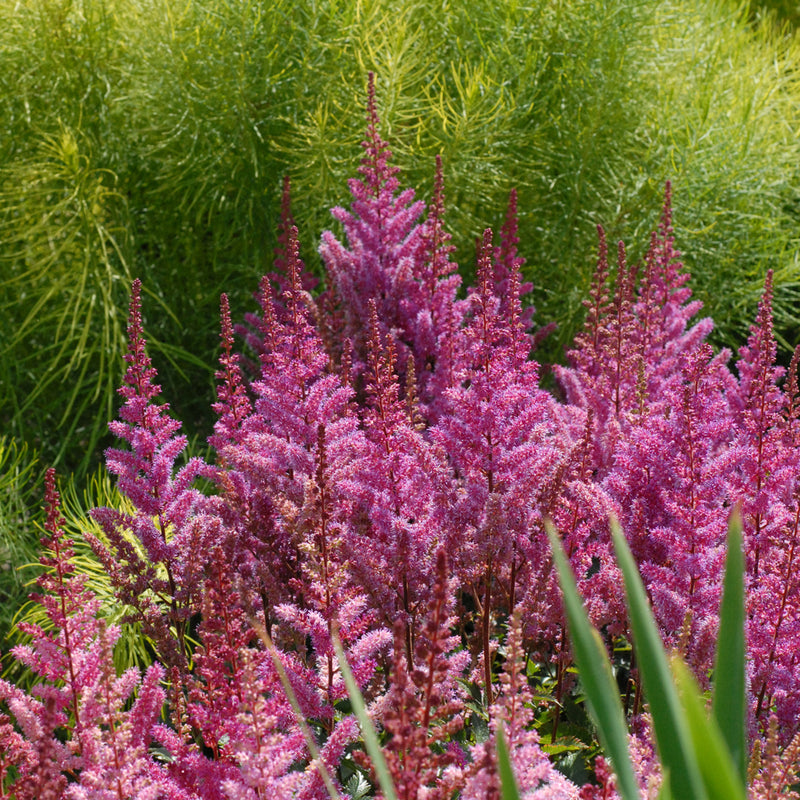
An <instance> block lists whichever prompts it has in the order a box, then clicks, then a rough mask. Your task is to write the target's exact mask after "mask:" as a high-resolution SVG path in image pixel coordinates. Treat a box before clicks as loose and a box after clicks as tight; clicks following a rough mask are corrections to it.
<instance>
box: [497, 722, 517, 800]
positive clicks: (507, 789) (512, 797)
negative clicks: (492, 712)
mask: <svg viewBox="0 0 800 800" xmlns="http://www.w3.org/2000/svg"><path fill="white" fill-rule="evenodd" d="M497 768H498V770H499V772H500V796H501V798H502V800H520V794H519V787H518V786H517V779H516V778H515V777H514V769H513V767H512V766H511V756H510V755H509V753H508V744H507V743H506V735H505V732H504V731H503V726H502V725H500V727H499V728H498V729H497Z"/></svg>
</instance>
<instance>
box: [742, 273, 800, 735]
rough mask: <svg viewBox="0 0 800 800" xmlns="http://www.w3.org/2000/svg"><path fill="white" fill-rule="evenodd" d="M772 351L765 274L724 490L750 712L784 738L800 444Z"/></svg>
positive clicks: (791, 695) (794, 615) (798, 680)
mask: <svg viewBox="0 0 800 800" xmlns="http://www.w3.org/2000/svg"><path fill="white" fill-rule="evenodd" d="M776 351H777V346H776V343H775V337H774V332H773V324H772V273H771V272H770V273H768V274H767V279H766V282H765V286H764V293H763V295H762V298H761V302H760V304H759V310H758V316H757V318H756V323H755V324H754V325H753V326H752V327H751V330H750V337H749V339H748V343H747V346H746V347H743V348H741V349H740V351H739V356H740V357H739V361H738V362H737V368H738V371H739V388H738V393H736V394H733V396H732V403H731V404H732V407H733V408H732V412H733V415H734V421H735V423H736V430H737V436H736V437H735V439H734V442H733V444H732V446H731V450H730V452H729V454H728V458H727V462H728V465H729V466H730V467H731V469H730V473H729V492H730V494H731V497H732V499H733V500H734V501H738V502H741V504H742V512H743V521H744V525H745V527H744V533H745V554H746V558H747V573H748V577H749V579H750V585H749V587H748V589H749V591H748V599H747V609H748V645H749V655H750V658H751V661H752V664H751V670H752V673H751V676H750V679H751V691H752V693H753V698H752V699H753V711H754V713H755V716H756V718H757V721H758V722H759V723H760V725H761V726H762V730H763V729H764V727H765V725H766V720H767V719H768V716H769V714H771V713H775V714H776V715H777V718H778V720H779V722H780V723H781V734H782V740H783V742H784V743H786V742H787V741H788V740H789V739H790V738H791V736H792V735H793V733H794V732H796V731H797V729H798V727H797V719H798V715H800V690H798V686H800V664H798V663H797V657H796V647H795V643H796V637H797V636H798V635H800V623H798V610H800V574H799V571H798V567H799V566H800V564H798V559H799V558H800V482H799V481H798V474H799V473H800V448H798V439H797V436H796V430H795V428H796V423H795V420H794V418H793V416H794V414H795V409H796V404H797V403H796V395H797V379H796V374H793V375H792V376H790V379H789V381H788V383H787V387H786V389H785V390H781V388H780V387H779V386H778V381H779V380H780V378H781V377H782V375H783V369H782V368H781V367H779V366H777V365H776ZM796 366H797V362H796V359H795V360H793V369H794V370H795V371H796Z"/></svg>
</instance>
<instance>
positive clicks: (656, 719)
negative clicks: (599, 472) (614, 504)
mask: <svg viewBox="0 0 800 800" xmlns="http://www.w3.org/2000/svg"><path fill="white" fill-rule="evenodd" d="M611 536H612V538H613V540H614V550H615V552H616V554H617V562H618V563H619V567H620V569H621V570H622V575H623V578H624V581H625V594H626V596H627V601H628V613H629V614H630V618H631V629H632V631H633V646H634V649H635V650H636V656H637V658H638V659H639V672H640V674H641V677H642V686H643V688H644V693H645V697H646V698H647V702H648V704H649V706H650V712H651V714H652V716H653V731H654V733H655V737H656V745H657V749H658V754H659V757H660V759H661V765H662V767H663V768H664V769H665V770H669V774H670V776H671V780H670V789H671V793H672V797H673V798H674V800H706V798H707V797H708V795H707V794H706V792H705V789H704V785H703V780H702V777H701V775H700V767H699V766H698V763H697V759H696V758H695V755H694V753H693V752H692V739H691V733H690V729H689V722H688V720H687V718H686V714H685V712H684V710H683V707H682V705H681V702H680V699H679V698H678V693H677V690H676V689H675V684H674V683H673V680H672V673H671V671H670V668H669V663H668V661H667V654H666V653H665V652H664V645H663V644H662V642H661V637H660V635H659V633H658V628H657V627H656V623H655V620H654V619H653V615H652V613H651V611H650V604H649V603H648V600H647V595H646V593H645V590H644V586H643V585H642V580H641V578H640V577H639V571H638V569H637V567H636V562H635V561H634V559H633V555H632V554H631V551H630V549H629V547H628V543H627V542H626V541H625V537H624V536H623V535H622V531H621V530H620V527H619V524H618V523H617V522H616V521H612V524H611Z"/></svg>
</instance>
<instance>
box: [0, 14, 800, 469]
mask: <svg viewBox="0 0 800 800" xmlns="http://www.w3.org/2000/svg"><path fill="white" fill-rule="evenodd" d="M770 31H772V27H771V26H766V25H765V26H762V27H761V28H758V27H756V28H755V29H754V28H753V27H752V26H751V25H749V24H748V17H747V14H746V13H745V12H744V11H742V12H737V11H733V10H731V7H730V6H729V5H728V4H727V3H723V2H713V1H708V0H707V1H706V2H701V3H696V2H691V3H690V2H677V1H676V0H670V1H669V2H655V0H607V2H601V3H598V2H588V1H587V2H584V1H582V0H570V2H559V3H552V2H549V0H533V1H532V2H529V3H525V4H523V3H520V2H516V1H515V0H507V2H504V3H499V4H493V5H490V6H486V7H484V8H482V9H481V12H480V13H479V14H478V13H475V11H474V8H473V7H472V6H470V5H469V4H467V3H464V2H460V1H459V2H455V1H453V0H449V1H448V2H445V3H442V2H433V0H402V2H398V1H397V0H392V2H389V1H388V0H373V1H372V2H351V1H350V0H347V2H345V1H344V0H321V1H320V2H312V0H300V1H299V2H295V1H294V0H292V1H291V2H290V1H289V0H247V1H246V2H241V3H240V2H237V3H230V2H225V0H190V1H189V2H180V3H178V2H175V0H140V1H139V2H135V3H133V2H128V0H83V2H81V0H25V2H14V3H12V2H2V3H0V285H1V286H2V292H0V298H1V299H0V304H1V305H2V309H0V310H1V311H2V314H0V348H2V349H1V350H0V409H2V410H0V414H2V422H3V426H4V429H5V430H7V431H9V432H11V433H12V434H13V435H14V436H15V437H17V438H18V439H20V440H22V441H26V442H29V443H30V444H31V445H33V446H34V447H36V448H37V449H40V450H41V451H42V454H43V457H44V458H45V459H46V460H47V461H48V462H51V461H53V460H55V461H56V462H57V463H58V464H59V466H60V467H61V469H62V470H64V469H66V470H70V469H76V468H79V469H80V470H83V469H85V468H86V467H87V466H89V465H90V464H91V463H92V461H93V459H96V457H97V456H98V453H99V447H100V446H101V445H102V444H103V441H104V437H105V424H106V421H107V420H108V418H109V417H110V415H111V414H112V413H113V410H114V408H115V406H116V398H115V394H114V389H115V387H116V386H117V384H118V382H119V379H120V375H121V373H122V366H121V355H122V353H123V351H124V309H125V302H126V296H127V292H128V288H129V283H130V279H131V278H132V277H133V276H141V277H142V278H143V280H144V285H145V287H146V290H147V292H149V293H150V298H149V305H148V314H147V319H146V324H147V326H148V334H149V338H150V343H151V347H152V350H153V352H154V354H155V360H156V364H157V366H159V367H161V368H162V372H161V377H162V381H163V382H164V383H165V384H166V385H165V390H166V394H167V396H168V397H169V398H170V401H171V402H172V404H173V406H174V407H175V408H176V411H177V413H178V414H179V416H181V418H183V419H184V420H185V421H186V424H187V425H188V427H189V430H190V432H191V433H194V434H197V435H198V436H201V437H204V436H205V435H206V434H207V432H208V428H209V424H210V422H209V419H208V410H207V409H208V402H209V399H210V397H211V393H212V373H213V363H214V357H215V348H216V343H217V303H218V296H219V293H220V292H221V291H223V290H225V291H227V292H229V294H231V295H232V297H233V304H234V305H233V307H234V312H235V313H237V312H238V313H240V314H241V313H243V312H244V310H245V309H246V308H247V307H249V306H250V305H251V301H250V293H251V292H252V291H253V290H254V288H255V287H256V284H257V280H258V277H259V276H260V275H261V274H262V273H263V271H264V270H265V269H267V268H268V267H269V266H270V263H271V258H272V248H273V247H274V243H275V228H276V220H277V214H278V208H279V200H280V198H279V191H280V180H281V177H282V176H283V175H284V174H289V175H290V176H291V178H292V182H293V187H294V190H293V191H294V195H293V198H294V210H295V217H296V219H297V220H298V222H299V224H300V226H301V235H302V241H303V247H304V255H305V257H306V258H307V260H308V261H309V263H310V264H312V265H314V266H315V267H318V266H319V264H318V257H317V255H316V244H317V241H318V238H319V234H320V232H321V230H322V229H323V228H325V227H327V226H329V225H330V217H329V213H328V209H329V207H330V206H331V205H334V204H340V203H346V202H347V197H348V195H347V188H346V180H347V178H348V177H350V176H352V175H353V174H354V171H355V167H356V166H357V162H358V159H359V157H360V149H359V146H358V145H359V141H360V139H361V137H362V135H363V133H362V132H363V129H364V111H363V107H364V86H365V81H366V73H367V71H369V70H374V71H375V72H376V74H377V81H378V93H379V98H378V100H379V111H380V114H381V118H382V120H383V125H384V130H383V133H384V135H385V137H386V138H387V139H388V140H389V141H390V143H391V145H392V147H393V149H394V152H395V156H396V163H398V164H399V165H400V166H401V167H402V168H403V176H402V178H403V183H404V184H405V185H412V186H415V187H417V188H418V189H419V191H420V193H421V195H422V196H423V197H428V196H429V195H430V191H431V186H432V173H433V159H434V156H435V154H436V153H441V154H442V156H443V160H444V166H445V172H446V181H447V193H448V201H449V217H448V223H449V225H450V228H451V230H453V231H454V233H455V237H454V238H455V242H456V243H457V244H458V246H459V251H458V254H457V255H458V257H459V260H460V262H461V263H462V265H463V266H464V268H465V269H466V271H467V272H468V271H469V269H470V264H471V261H472V258H473V255H472V243H473V241H474V237H475V236H476V235H478V234H479V232H480V231H481V230H482V229H483V228H484V227H485V226H487V225H494V226H497V225H499V222H500V220H501V218H502V213H503V208H504V204H505V201H506V198H507V194H508V191H509V189H510V188H511V187H512V186H517V187H518V190H519V207H520V214H521V223H520V231H521V238H522V251H523V254H524V255H525V256H526V257H527V259H528V264H527V270H528V275H529V276H530V277H532V278H533V280H534V281H535V283H536V291H535V294H534V297H533V301H534V303H535V304H536V306H537V308H538V311H539V313H538V319H539V320H540V321H541V322H542V323H544V322H549V321H551V320H555V321H557V322H558V324H559V329H558V331H557V333H556V334H555V335H553V336H551V337H550V339H549V340H548V341H547V342H546V343H545V344H544V351H543V353H542V354H541V358H542V360H558V359H560V358H562V356H563V348H564V346H565V345H567V344H568V343H569V342H570V341H571V338H572V335H573V333H574V331H575V329H576V327H577V326H578V325H579V324H580V321H581V317H582V308H581V305H580V301H581V299H582V298H583V297H584V296H585V293H586V288H587V285H588V281H589V276H590V274H591V269H592V266H593V253H594V246H595V237H596V234H595V226H596V224H597V223H602V224H604V225H605V226H606V227H607V228H608V230H609V234H610V235H611V236H612V237H620V236H623V237H625V238H626V239H627V240H629V241H631V242H636V243H637V246H638V247H639V248H640V249H641V247H642V246H644V244H646V242H645V241H643V236H644V235H645V234H646V232H647V231H648V230H649V229H650V228H651V227H652V225H653V223H654V220H655V218H656V216H657V213H658V209H659V205H660V198H661V194H662V191H663V185H664V181H665V180H666V179H671V180H672V181H673V184H674V189H675V196H676V201H675V206H676V223H677V229H678V239H679V242H680V244H681V246H682V247H683V249H684V251H685V253H686V259H687V262H688V266H689V268H690V269H691V271H692V273H693V275H694V283H693V285H694V287H695V291H696V294H697V295H698V296H699V297H701V298H702V299H703V300H705V301H706V308H707V311H708V312H709V313H711V314H713V316H714V318H715V320H716V321H717V324H718V327H719V334H718V341H731V340H733V339H740V338H741V332H742V331H743V330H746V325H747V323H748V322H749V319H750V316H751V315H752V313H753V309H754V307H755V301H756V298H757V294H758V291H759V289H760V286H761V282H762V280H763V276H764V274H765V272H766V270H767V268H769V267H772V268H773V269H775V270H776V282H777V284H778V287H779V288H778V292H777V297H776V308H777V317H778V327H779V330H780V333H781V335H782V336H783V337H784V340H785V342H784V343H785V344H793V343H794V340H795V339H796V338H797V333H798V330H797V322H796V321H795V319H794V315H793V312H792V304H793V302H794V301H795V300H796V299H797V292H798V279H797V275H798V264H797V251H798V242H797V222H798V213H800V199H799V198H798V170H799V169H800V158H798V156H799V155H800V144H799V143H798V140H797V135H796V132H797V127H798V100H800V87H798V84H797V78H796V69H795V68H794V67H793V64H794V63H795V62H796V60H797V57H798V53H799V51H798V46H797V45H796V44H795V43H794V42H792V41H790V40H789V39H783V40H778V39H777V38H775V37H772V38H770V37H771V36H772V34H771V33H770ZM639 252H640V251H639V250H636V251H635V254H638V253H639ZM167 364H170V367H169V369H165V368H164V367H165V366H166V365H167Z"/></svg>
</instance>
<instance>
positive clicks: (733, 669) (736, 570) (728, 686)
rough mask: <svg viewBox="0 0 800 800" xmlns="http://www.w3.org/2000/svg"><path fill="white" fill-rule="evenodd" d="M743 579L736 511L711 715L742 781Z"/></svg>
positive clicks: (744, 728) (744, 729)
mask: <svg viewBox="0 0 800 800" xmlns="http://www.w3.org/2000/svg"><path fill="white" fill-rule="evenodd" d="M743 576H744V556H743V554H742V519H741V516H740V515H739V512H738V509H737V510H736V511H734V513H733V515H732V516H731V521H730V524H729V525H728V556H727V559H726V562H725V583H724V585H723V589H722V603H721V605H720V612H719V635H718V639H717V661H716V664H715V667H714V699H713V701H712V704H711V713H712V714H713V716H714V719H715V720H716V721H717V724H718V725H719V729H720V731H722V736H723V738H724V739H725V743H726V744H727V746H728V750H729V751H730V754H731V757H732V758H733V763H734V764H735V765H736V770H737V772H738V773H739V777H740V778H741V780H745V776H746V775H747V741H746V739H747V691H746V688H745V642H744V577H743Z"/></svg>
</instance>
